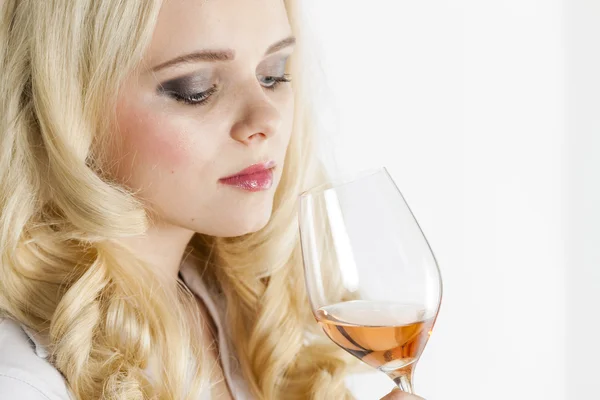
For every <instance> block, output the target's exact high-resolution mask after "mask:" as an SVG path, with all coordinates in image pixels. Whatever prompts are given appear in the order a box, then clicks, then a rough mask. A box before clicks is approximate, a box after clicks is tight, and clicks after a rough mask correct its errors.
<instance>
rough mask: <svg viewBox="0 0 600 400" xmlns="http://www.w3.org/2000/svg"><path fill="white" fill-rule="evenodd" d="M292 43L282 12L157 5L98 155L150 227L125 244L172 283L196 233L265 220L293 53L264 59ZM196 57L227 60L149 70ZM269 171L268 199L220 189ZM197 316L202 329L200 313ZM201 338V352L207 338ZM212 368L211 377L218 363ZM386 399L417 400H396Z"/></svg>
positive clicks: (241, 4) (209, 4) (231, 231)
mask: <svg viewBox="0 0 600 400" xmlns="http://www.w3.org/2000/svg"><path fill="white" fill-rule="evenodd" d="M291 36H292V30H291V27H290V23H289V20H288V17H287V13H286V10H285V6H284V4H283V2H282V1H281V0H252V1H249V0H218V1H217V0H213V1H206V0H169V1H165V3H164V4H163V6H162V8H161V11H160V14H159V17H158V22H157V26H156V29H155V31H154V34H153V38H152V42H151V44H150V46H149V48H148V50H147V52H146V54H145V56H144V62H143V63H142V65H141V66H140V68H139V69H137V70H136V71H134V73H132V74H131V76H130V77H129V78H128V79H127V81H126V82H125V83H124V85H123V87H122V88H121V90H120V92H119V101H118V104H117V121H116V129H115V133H114V138H113V139H114V140H111V141H109V142H108V143H109V144H108V146H109V147H108V148H107V149H104V150H105V153H106V154H109V163H110V165H112V166H113V167H112V168H113V170H112V171H111V172H112V174H113V175H114V178H115V179H116V180H117V181H119V182H121V183H123V184H124V185H126V186H128V187H130V188H132V189H133V190H135V191H136V192H137V193H138V194H139V196H140V197H141V198H142V200H143V201H144V202H145V203H146V205H147V207H148V209H150V210H151V216H152V221H153V223H152V226H151V228H150V230H149V231H148V233H147V234H146V235H144V236H143V237H135V238H128V239H126V240H125V244H127V245H128V246H129V247H130V248H131V249H132V250H133V251H134V252H136V253H137V254H138V255H139V256H140V257H143V258H144V259H146V260H147V261H148V262H149V263H150V264H152V265H154V266H155V267H156V268H158V269H160V270H161V271H163V272H165V273H167V274H169V275H171V276H172V277H174V276H176V275H177V272H178V270H179V265H180V262H181V259H182V257H183V253H184V251H185V248H186V246H187V244H188V242H189V240H190V239H191V237H192V235H193V234H194V233H195V232H199V233H203V234H208V235H213V236H221V237H232V236H239V235H243V234H247V233H250V232H254V231H257V230H259V229H261V228H263V227H264V226H265V225H266V224H267V222H268V220H269V218H270V215H271V212H272V206H273V198H274V193H275V189H276V188H277V185H278V183H279V180H280V178H281V171H282V169H283V166H284V159H285V153H286V150H287V147H288V144H289V140H290V136H291V132H292V122H293V110H294V97H293V92H292V88H291V85H290V84H289V83H287V82H281V83H279V84H275V85H274V83H275V80H274V79H273V78H283V77H284V74H285V72H286V62H287V61H288V59H289V57H290V56H291V54H292V52H293V48H294V46H293V43H289V42H288V44H289V45H288V46H284V47H282V48H279V49H278V50H277V51H275V52H273V53H271V54H269V55H267V56H266V55H265V52H266V51H267V49H269V48H270V47H272V45H274V44H275V43H278V42H281V41H282V40H284V39H287V38H290V37H291ZM201 50H226V55H227V56H228V57H229V58H231V59H229V60H219V61H208V60H200V61H198V60H196V61H193V62H186V63H182V64H175V65H170V66H166V67H164V68H160V69H159V68H157V67H159V66H161V65H164V64H165V63H168V62H169V61H170V60H173V59H175V58H177V57H179V56H182V55H185V54H189V53H192V52H197V51H201ZM211 90H213V91H212V92H211ZM198 93H205V95H203V96H192V97H194V98H195V99H196V100H200V99H205V102H204V103H202V104H197V105H190V104H186V103H185V102H184V101H181V97H182V96H186V95H188V96H189V95H195V94H198ZM178 96H179V99H178ZM266 161H274V162H275V164H276V167H275V168H274V175H273V185H272V186H271V188H270V189H268V190H265V191H260V192H248V191H244V190H242V189H239V188H234V187H231V186H227V185H224V184H223V183H221V182H219V179H220V178H223V177H227V176H231V175H233V174H235V173H237V172H239V171H240V170H242V169H244V168H246V167H248V166H250V165H252V164H256V163H259V162H266ZM199 308H200V312H202V313H203V315H204V317H205V318H206V319H208V314H207V312H206V309H205V307H204V305H203V304H202V303H201V302H199ZM204 329H206V330H207V331H206V332H204V333H205V334H204V335H203V336H204V337H206V338H207V343H206V347H207V348H209V347H211V346H210V345H211V342H212V340H214V339H216V338H215V336H214V331H211V329H209V328H204ZM213 348H214V347H213ZM212 357H213V360H212V361H215V362H214V365H217V366H218V365H220V363H219V362H218V361H217V360H218V354H216V353H214V354H213V355H212ZM213 381H214V382H218V383H217V384H216V385H215V387H214V389H213V390H215V392H213V395H214V396H215V398H219V399H229V398H231V395H230V393H229V390H228V388H227V385H226V384H225V381H224V378H223V373H222V370H221V369H220V368H215V369H213ZM390 396H393V397H390ZM385 399H396V400H398V399H402V400H416V399H418V398H417V397H413V396H408V395H404V394H402V393H401V392H393V393H392V394H390V395H389V396H386V397H385Z"/></svg>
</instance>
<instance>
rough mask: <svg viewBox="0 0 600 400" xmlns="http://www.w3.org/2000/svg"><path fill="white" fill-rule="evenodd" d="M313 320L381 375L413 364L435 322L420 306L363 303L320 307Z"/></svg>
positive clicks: (350, 302)
mask: <svg viewBox="0 0 600 400" xmlns="http://www.w3.org/2000/svg"><path fill="white" fill-rule="evenodd" d="M316 318H317V321H319V323H320V324H321V326H322V327H323V330H324V331H325V333H326V334H327V336H329V338H330V339H331V340H333V341H334V342H335V343H336V344H337V345H338V346H340V347H341V348H343V349H344V350H346V351H347V352H349V353H350V354H352V355H354V356H355V357H357V358H359V359H360V360H362V361H364V362H365V363H367V364H369V365H371V366H372V367H375V368H378V369H379V370H381V371H383V372H392V371H395V370H398V369H400V368H404V367H407V366H408V365H410V364H412V363H413V362H414V361H416V360H417V359H418V358H419V356H420V355H421V352H422V351H423V348H424V347H425V344H426V343H427V339H428V338H429V335H430V334H431V329H432V328H433V324H434V322H435V318H432V317H431V316H430V315H428V313H426V312H425V310H424V309H423V307H418V306H414V305H405V304H397V303H389V302H379V301H364V300H354V301H346V302H343V303H338V304H334V305H331V306H326V307H321V308H320V309H318V310H317V312H316Z"/></svg>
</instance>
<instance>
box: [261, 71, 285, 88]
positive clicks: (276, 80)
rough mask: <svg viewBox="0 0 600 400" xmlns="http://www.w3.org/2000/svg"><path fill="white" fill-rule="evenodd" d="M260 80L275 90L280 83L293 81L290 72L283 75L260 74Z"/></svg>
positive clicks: (266, 86)
mask: <svg viewBox="0 0 600 400" xmlns="http://www.w3.org/2000/svg"><path fill="white" fill-rule="evenodd" d="M259 78H260V81H261V83H262V85H263V87H264V88H265V89H269V90H275V89H276V88H277V87H278V86H279V85H280V84H282V83H287V82H291V81H292V80H291V79H290V75H289V74H284V75H283V76H262V75H259Z"/></svg>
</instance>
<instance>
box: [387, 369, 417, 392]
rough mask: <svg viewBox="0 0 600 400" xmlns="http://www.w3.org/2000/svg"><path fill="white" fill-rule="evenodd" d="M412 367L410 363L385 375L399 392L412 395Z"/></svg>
mask: <svg viewBox="0 0 600 400" xmlns="http://www.w3.org/2000/svg"><path fill="white" fill-rule="evenodd" d="M413 366H414V363H411V364H409V365H406V366H404V367H402V368H399V369H397V370H395V371H392V372H388V373H387V375H388V376H389V377H390V378H392V380H393V381H394V382H395V383H396V385H397V386H398V388H399V389H400V390H402V391H403V392H406V393H411V394H413V393H414V391H413V385H412V380H413V371H414V368H413Z"/></svg>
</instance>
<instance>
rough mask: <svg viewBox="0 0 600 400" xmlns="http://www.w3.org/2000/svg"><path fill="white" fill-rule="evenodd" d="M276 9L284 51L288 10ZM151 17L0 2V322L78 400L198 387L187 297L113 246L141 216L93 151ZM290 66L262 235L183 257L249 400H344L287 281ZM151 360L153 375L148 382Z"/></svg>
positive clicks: (292, 198)
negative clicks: (41, 343)
mask: <svg viewBox="0 0 600 400" xmlns="http://www.w3.org/2000/svg"><path fill="white" fill-rule="evenodd" d="M285 3H286V6H287V8H288V12H289V16H290V20H291V22H292V26H293V29H294V31H295V34H296V36H298V35H299V34H300V29H299V26H298V25H299V20H298V18H297V13H296V11H297V10H296V5H295V4H294V3H295V2H293V1H291V0H289V1H285ZM160 6H161V1H160V0H148V1H139V2H137V1H118V0H114V1H110V0H103V1H94V0H78V1H75V2H74V1H72V0H54V1H39V0H4V1H3V2H1V3H0V76H1V77H2V78H1V80H0V93H2V96H0V140H1V142H0V210H1V211H0V256H1V259H0V313H3V314H5V315H7V316H8V317H10V318H13V319H15V320H18V321H20V322H21V323H23V324H24V325H26V326H28V327H30V328H31V329H33V330H34V331H37V332H41V333H43V334H46V335H48V337H49V340H50V345H49V350H50V361H51V362H52V363H53V365H54V366H55V367H56V368H57V369H58V370H59V371H60V372H61V373H62V374H63V375H64V376H65V378H66V381H67V384H68V387H69V389H70V390H71V392H72V393H73V394H74V395H75V397H76V398H80V399H82V398H94V399H95V398H106V399H146V398H160V399H180V398H190V399H191V398H197V396H198V393H199V392H200V391H202V390H204V388H205V384H206V383H207V381H208V368H209V367H210V366H207V365H205V364H204V361H203V360H204V354H203V349H202V348H200V346H199V343H200V341H199V340H198V339H199V338H198V337H196V336H195V334H192V333H189V332H190V331H191V329H189V328H186V326H188V325H186V324H189V317H188V316H187V312H186V310H189V309H193V307H195V303H194V301H193V296H192V295H191V293H190V292H189V291H188V290H187V289H186V288H185V287H184V286H183V285H181V284H180V283H178V282H177V281H176V280H175V279H173V285H172V287H171V286H169V287H167V286H165V284H164V283H162V284H161V283H159V279H158V276H157V272H156V271H153V270H152V269H151V268H149V267H148V266H147V265H145V264H144V263H143V262H142V261H141V260H139V259H137V258H136V257H134V256H133V254H131V252H130V251H128V250H127V249H126V248H123V247H122V246H120V245H119V242H118V239H119V238H122V237H125V236H135V235H141V234H144V232H145V231H146V229H147V227H148V224H149V221H148V216H147V213H146V211H145V210H144V207H143V205H142V203H141V202H140V201H139V200H138V199H136V197H135V195H134V194H133V193H131V192H130V191H128V190H126V189H125V188H123V187H121V186H119V185H118V184H116V183H115V182H111V180H110V179H109V177H108V176H107V175H108V174H106V173H105V171H104V170H103V163H102V157H101V156H102V155H101V154H97V153H96V152H95V151H94V149H95V148H96V147H97V146H95V145H96V144H97V143H98V141H99V140H103V139H104V138H106V137H109V132H110V130H111V122H112V121H114V118H113V117H114V112H115V105H116V99H117V95H118V90H119V87H120V85H121V83H122V82H123V80H124V79H125V77H126V76H127V74H128V73H130V72H131V71H133V70H134V69H135V68H136V66H137V65H138V64H139V63H140V61H141V60H142V55H143V53H144V51H145V49H146V48H147V46H148V44H149V42H150V39H151V36H152V32H153V28H154V25H155V23H156V19H157V16H158V12H159V10H160ZM299 48H300V49H301V48H302V47H301V46H300V47H299ZM301 60H302V55H301V53H299V54H297V55H295V56H294V57H293V59H292V65H291V67H290V68H291V71H290V72H291V73H292V76H293V79H294V88H295V95H296V105H297V108H296V111H295V125H294V128H293V129H294V132H293V134H292V139H291V143H290V147H289V149H288V153H287V156H286V167H285V169H284V172H283V177H282V180H281V183H280V186H279V188H278V190H277V193H276V198H275V204H274V211H273V215H272V218H271V220H270V222H269V224H268V225H267V226H266V227H265V228H264V229H262V230H261V231H259V232H257V233H253V234H249V235H246V236H243V237H239V238H233V239H222V238H214V237H207V236H204V235H200V234H197V235H195V236H194V238H193V239H192V241H191V242H190V245H191V250H192V252H193V254H194V255H195V256H196V257H197V258H198V259H199V260H201V261H202V263H201V265H203V268H204V269H205V270H204V271H203V272H204V273H205V276H206V278H207V280H212V282H213V283H214V284H215V286H216V287H218V288H219V290H220V291H221V292H222V295H223V296H225V297H226V299H227V307H228V310H227V315H228V318H229V321H228V323H229V325H230V328H231V330H232V334H233V341H234V347H235V350H236V353H237V356H238V358H239V360H240V363H241V366H242V370H243V373H244V376H245V378H246V380H247V381H248V384H249V386H250V388H251V390H252V392H253V393H254V395H255V396H256V397H257V398H260V399H277V398H286V399H293V398H299V399H306V398H336V399H341V398H347V397H350V395H349V392H348V391H347V389H346V388H345V386H344V384H343V377H344V375H345V373H346V371H347V366H348V364H349V360H348V356H347V355H346V354H345V353H344V352H343V351H342V350H340V349H339V348H337V347H336V346H334V345H333V344H332V343H331V342H329V341H328V340H326V339H324V338H323V334H322V333H321V332H320V331H319V330H318V329H317V328H316V326H315V323H314V320H313V319H312V315H311V313H310V311H309V310H308V308H309V307H308V305H307V304H308V303H307V301H306V294H305V291H304V284H303V279H302V268H301V260H300V251H299V243H298V234H297V225H296V223H295V221H296V218H295V217H296V215H295V213H296V209H295V205H296V197H297V195H298V194H299V193H300V192H301V191H302V190H303V189H304V188H305V187H306V186H308V185H311V184H313V183H314V182H316V180H318V179H319V173H318V171H319V167H318V165H317V163H316V161H315V160H314V159H313V157H312V154H313V151H312V149H313V143H312V140H311V135H310V129H309V128H310V124H309V122H310V120H311V118H310V112H311V111H310V109H309V108H307V104H308V103H307V102H306V93H305V92H306V86H305V85H302V82H301V72H302V71H301V70H302V67H301V64H300V61H301ZM107 112H110V113H112V114H108V116H107ZM173 304H177V307H173V306H172V305H173ZM196 318H200V317H199V316H198V315H196ZM192 322H194V321H192ZM198 322H200V321H195V323H198ZM309 339H310V340H309ZM153 358H158V359H159V360H160V364H161V368H159V369H157V370H156V371H155V372H156V373H157V374H158V375H157V376H148V374H146V373H145V372H144V371H145V369H146V368H147V367H148V366H149V365H151V363H152V359H153ZM190 360H195V361H190ZM190 362H195V363H196V364H197V365H196V368H189V364H190ZM284 393H285V394H284Z"/></svg>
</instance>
